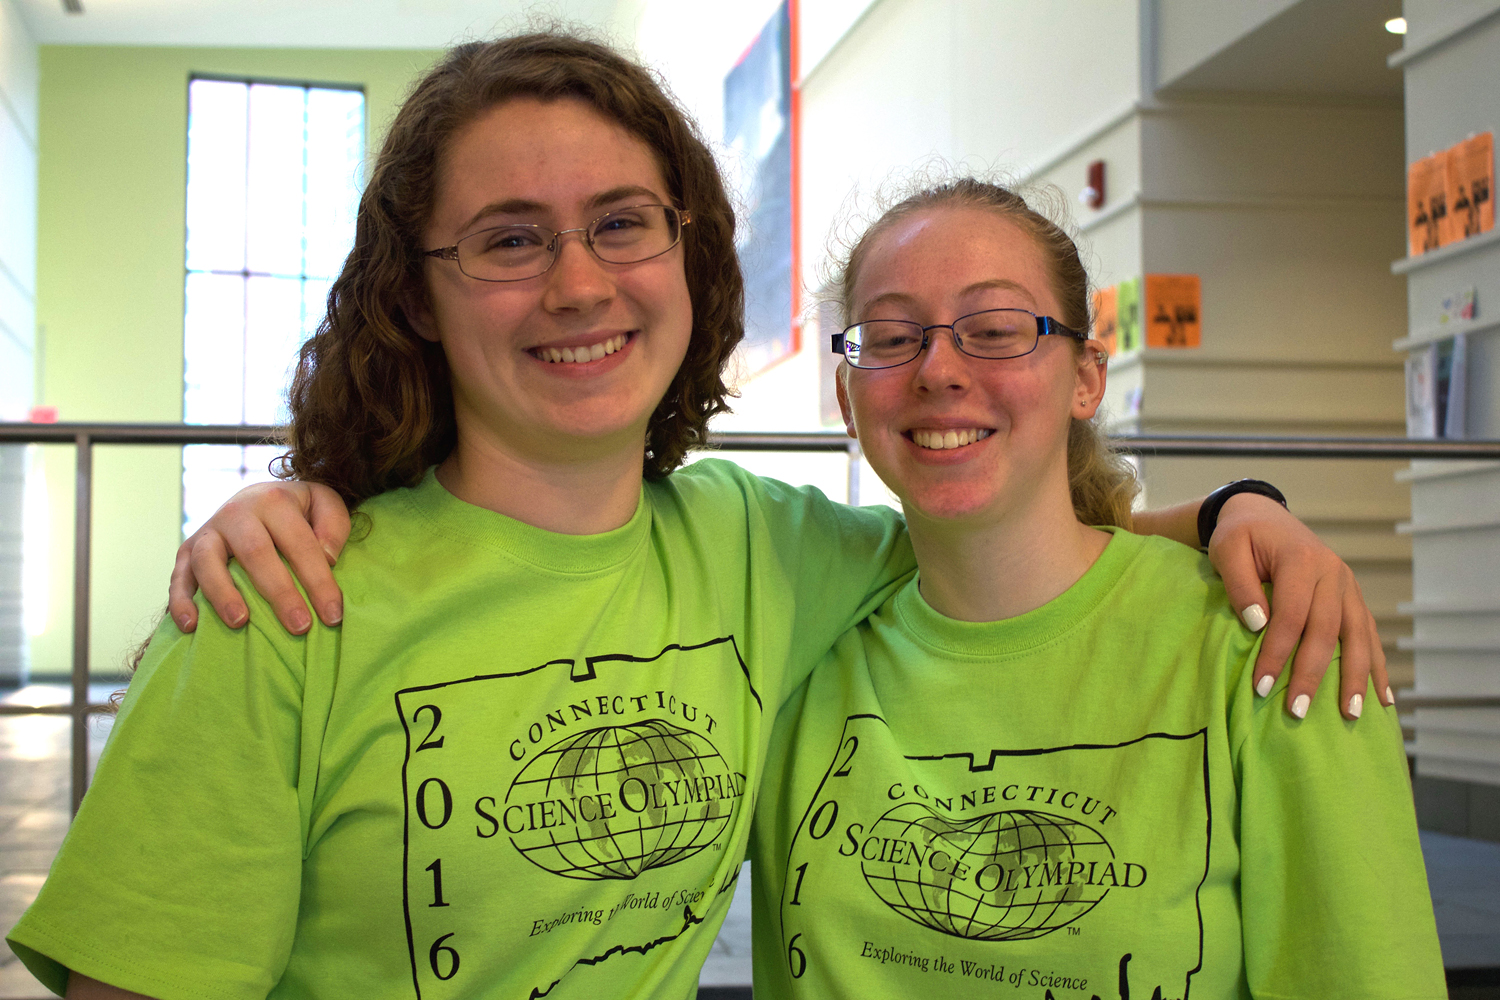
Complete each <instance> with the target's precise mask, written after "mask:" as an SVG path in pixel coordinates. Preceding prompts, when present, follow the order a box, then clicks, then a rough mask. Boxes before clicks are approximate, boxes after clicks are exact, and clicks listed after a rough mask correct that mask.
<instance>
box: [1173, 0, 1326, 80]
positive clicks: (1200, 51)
mask: <svg viewBox="0 0 1500 1000" xmlns="http://www.w3.org/2000/svg"><path fill="white" fill-rule="evenodd" d="M1153 2H1154V3H1155V6H1156V23H1157V28H1158V34H1157V50H1156V69H1157V72H1156V83H1157V85H1158V86H1163V87H1165V86H1167V85H1168V84H1170V83H1171V82H1172V81H1173V80H1175V79H1177V78H1178V77H1180V76H1182V75H1183V74H1185V73H1187V72H1188V71H1189V70H1191V69H1193V68H1194V67H1196V66H1198V65H1200V64H1201V63H1203V62H1206V61H1207V60H1209V59H1211V58H1213V56H1214V55H1216V54H1217V53H1219V52H1222V51H1223V50H1224V49H1226V48H1228V47H1229V46H1230V45H1231V44H1233V43H1234V42H1236V41H1238V40H1239V39H1240V38H1242V37H1244V36H1245V35H1247V34H1249V33H1250V32H1251V31H1254V30H1255V29H1256V28H1258V27H1260V26H1261V25H1262V24H1265V23H1266V22H1267V21H1269V20H1270V19H1271V18H1273V17H1275V16H1276V15H1277V14H1280V13H1281V12H1282V11H1284V10H1286V9H1287V8H1288V7H1292V6H1295V5H1296V4H1297V3H1298V2H1300V0H1233V2H1232V3H1225V2H1210V3H1205V2H1204V0H1153Z"/></svg>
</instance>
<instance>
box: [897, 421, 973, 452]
mask: <svg viewBox="0 0 1500 1000" xmlns="http://www.w3.org/2000/svg"><path fill="white" fill-rule="evenodd" d="M992 433H994V432H993V431H988V430H981V429H979V428H977V427H975V428H969V429H966V430H961V431H912V432H911V439H912V440H913V441H915V442H916V444H917V446H918V447H921V448H930V449H932V450H934V451H947V450H948V449H950V448H962V447H963V446H964V445H969V444H973V443H974V442H976V441H983V440H984V439H985V438H987V437H989V436H990V435H991V434H992Z"/></svg>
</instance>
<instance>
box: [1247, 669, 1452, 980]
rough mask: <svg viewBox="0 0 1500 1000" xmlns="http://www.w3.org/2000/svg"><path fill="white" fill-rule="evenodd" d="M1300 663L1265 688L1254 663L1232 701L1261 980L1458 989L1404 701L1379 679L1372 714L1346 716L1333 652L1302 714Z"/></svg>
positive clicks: (1250, 952)
mask: <svg viewBox="0 0 1500 1000" xmlns="http://www.w3.org/2000/svg"><path fill="white" fill-rule="evenodd" d="M1289 674H1290V671H1287V672H1286V673H1284V674H1283V679H1282V681H1281V682H1280V683H1278V684H1277V686H1276V688H1275V690H1273V691H1272V693H1271V695H1270V697H1268V698H1265V699H1255V698H1254V697H1253V695H1252V694H1251V693H1250V691H1249V684H1250V675H1251V671H1250V670H1249V669H1245V670H1244V671H1242V676H1241V678H1240V681H1239V683H1238V685H1237V690H1236V696H1235V697H1234V699H1233V707H1232V708H1231V728H1230V731H1231V738H1232V739H1233V740H1234V742H1235V746H1234V751H1235V767H1236V771H1237V775H1236V777H1237V780H1238V782H1239V787H1240V817H1239V826H1240V829H1239V833H1240V880H1241V881H1240V892H1241V910H1242V916H1243V922H1244V938H1245V940H1244V945H1245V973H1246V976H1247V978H1248V982H1249V986H1250V992H1251V994H1252V995H1254V996H1256V997H1274V998H1293V997H1295V998H1304V997H1305V998H1307V1000H1342V998H1348V1000H1356V998H1358V1000H1370V998H1391V1000H1395V998H1402V1000H1419V998H1420V1000H1426V998H1431V1000H1442V998H1445V997H1447V995H1448V992H1447V987H1446V985H1445V983H1444V977H1443V963H1442V955H1441V953H1440V951H1439V949H1438V940H1437V928H1436V925H1435V923H1434V920H1433V913H1432V900H1431V896H1430V894H1429V892H1428V888H1427V875H1426V870H1425V868H1424V867H1423V862H1422V850H1421V844H1420V842H1419V841H1418V839H1417V826H1416V816H1415V812H1414V809H1413V805H1412V793H1411V783H1410V779H1409V777H1408V772H1407V764H1406V756H1405V753H1404V750H1403V748H1402V742H1401V730H1400V724H1399V723H1398V722H1397V720H1396V713H1395V709H1392V708H1385V707H1383V706H1382V705H1381V704H1380V702H1379V701H1378V700H1377V699H1376V697H1375V694H1374V691H1373V690H1371V691H1370V692H1369V693H1368V694H1367V695H1366V698H1365V705H1366V706H1368V707H1367V708H1366V711H1365V714H1364V717H1363V718H1361V719H1358V720H1356V721H1354V722H1349V721H1347V720H1345V719H1344V718H1343V717H1342V716H1341V715H1340V714H1339V710H1338V700H1339V699H1338V694H1339V692H1338V676H1339V663H1338V660H1337V659H1335V661H1334V662H1333V664H1332V665H1331V666H1329V668H1328V672H1327V674H1326V675H1325V676H1324V679H1323V683H1322V686H1321V688H1320V689H1319V691H1318V695H1317V697H1316V698H1314V699H1313V704H1312V706H1311V710H1310V711H1309V713H1308V716H1307V718H1306V719H1304V720H1302V721H1298V720H1296V719H1294V718H1292V717H1291V716H1290V715H1288V714H1287V712H1286V711H1285V710H1284V708H1283V707H1282V704H1283V701H1284V698H1285V690H1286V677H1287V676H1288V675H1289ZM1257 702H1258V703H1257Z"/></svg>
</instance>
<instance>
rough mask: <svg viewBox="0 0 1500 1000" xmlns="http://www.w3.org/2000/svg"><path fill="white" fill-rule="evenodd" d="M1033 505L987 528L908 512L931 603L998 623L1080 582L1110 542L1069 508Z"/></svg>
mask: <svg viewBox="0 0 1500 1000" xmlns="http://www.w3.org/2000/svg"><path fill="white" fill-rule="evenodd" d="M1064 501H1066V488H1064ZM1033 506H1035V507H1036V508H1037V509H1035V510H1032V511H1021V512H1014V513H1011V514H1007V515H1006V516H1004V517H1002V518H1000V519H997V520H995V521H992V522H990V523H987V524H984V525H982V526H975V525H973V524H972V523H965V522H958V521H953V520H946V521H944V520H935V519H929V518H926V517H924V516H923V515H922V514H921V513H920V512H914V511H912V510H911V509H910V508H908V509H907V515H906V523H907V527H908V529H909V530H910V532H911V544H912V549H913V550H914V551H915V553H916V556H917V565H918V567H920V570H921V584H920V587H921V592H922V597H923V598H924V599H925V600H926V601H927V603H928V604H930V605H931V606H932V608H933V609H934V610H935V611H937V612H938V613H939V614H942V615H946V616H947V617H949V618H955V619H958V620H959V621H969V622H989V621H1000V620H1001V619H1004V618H1014V617H1016V616H1017V615H1023V614H1025V613H1026V612H1028V611H1033V610H1035V609H1036V608H1039V607H1041V606H1042V605H1043V604H1046V603H1047V602H1048V601H1051V600H1053V599H1054V598H1056V597H1058V596H1059V595H1061V594H1062V593H1063V592H1064V591H1065V590H1067V589H1068V588H1069V587H1071V586H1073V584H1075V583H1077V582H1078V580H1079V578H1080V577H1082V576H1083V574H1084V573H1086V572H1087V571H1088V568H1089V567H1090V566H1092V565H1093V564H1094V561H1095V560H1096V559H1098V558H1099V554H1100V553H1102V552H1103V551H1104V546H1105V545H1106V544H1108V542H1109V536H1108V535H1107V534H1105V533H1104V532H1102V531H1096V530H1095V529H1093V528H1090V527H1087V526H1085V525H1083V524H1080V523H1079V522H1078V519H1077V518H1076V517H1074V516H1073V507H1072V504H1071V503H1068V502H1064V503H1061V504H1059V503H1057V502H1056V501H1055V500H1054V501H1053V502H1051V503H1046V504H1035V505H1033Z"/></svg>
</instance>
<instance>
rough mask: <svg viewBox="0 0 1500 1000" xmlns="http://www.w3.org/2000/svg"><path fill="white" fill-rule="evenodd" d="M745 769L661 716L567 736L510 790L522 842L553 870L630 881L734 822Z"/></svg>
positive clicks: (513, 831)
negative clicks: (741, 770) (738, 768)
mask: <svg viewBox="0 0 1500 1000" xmlns="http://www.w3.org/2000/svg"><path fill="white" fill-rule="evenodd" d="M744 787H745V776H744V775H743V774H740V773H738V772H736V771H733V770H731V769H730V767H729V765H728V763H727V762H726V761H725V760H724V758H723V756H722V755H720V753H719V751H718V750H717V749H715V748H714V745H713V744H712V743H710V742H709V741H708V739H707V738H706V737H704V736H703V735H702V734H700V733H695V732H692V731H691V730H687V729H683V728H682V727H681V726H678V725H675V724H673V723H671V722H666V721H663V720H661V719H647V720H644V721H640V722H636V723H633V724H631V725H628V726H605V727H602V728H599V729H590V730H587V731H584V732H580V733H575V734H573V735H570V736H568V737H566V738H564V739H562V740H560V741H558V742H557V743H554V744H552V745H551V746H549V747H548V748H547V749H545V750H543V751H541V752H540V753H538V754H537V755H536V756H535V757H534V758H533V759H532V760H531V761H530V762H529V763H528V764H527V765H526V767H525V768H524V769H523V770H522V771H521V773H520V774H518V775H517V776H516V779H515V781H513V782H512V783H511V786H510V790H509V791H508V792H507V794H506V797H505V807H506V808H505V828H506V831H507V832H508V833H509V834H510V840H511V843H512V844H514V845H515V847H516V850H518V851H520V852H521V855H522V856H523V857H524V858H526V860H527V861H530V862H531V863H532V864H534V865H536V866H538V867H540V868H543V869H545V870H547V871H549V872H552V873H553V874H555V875H561V876H563V877H565V878H576V879H585V880H597V879H633V878H635V877H636V876H638V875H640V874H642V873H643V872H647V871H650V870H651V869H653V868H664V867H666V866H667V865H675V864H677V863H678V862H680V861H683V860H685V859H687V858H690V857H692V856H693V855H695V854H697V853H698V852H700V851H702V850H704V849H705V848H707V847H709V845H711V844H713V843H714V841H716V840H717V839H718V838H719V836H720V835H721V834H722V833H723V832H724V830H725V828H726V827H728V825H729V821H730V819H731V817H732V816H733V813H734V809H735V807H736V805H737V803H738V801H739V797H740V795H741V794H743V792H744Z"/></svg>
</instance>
